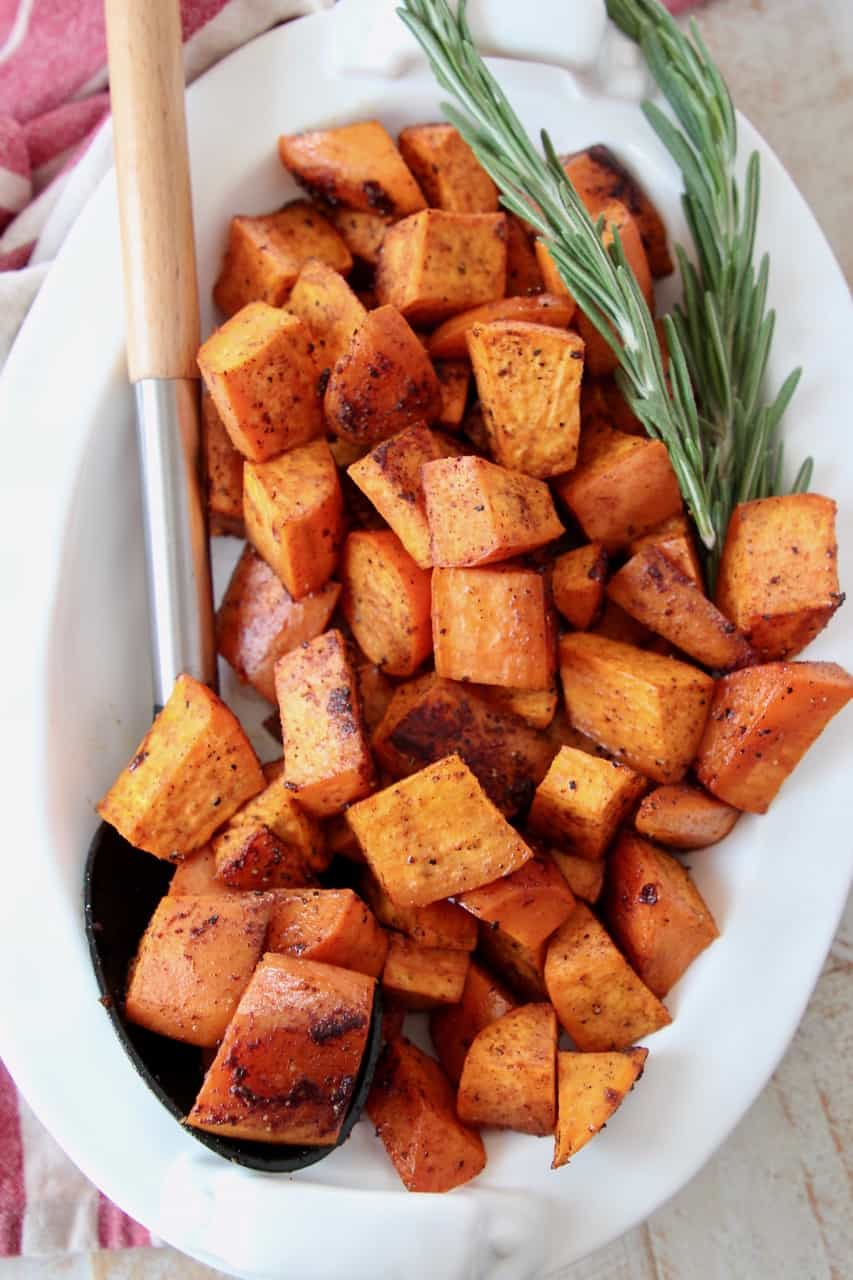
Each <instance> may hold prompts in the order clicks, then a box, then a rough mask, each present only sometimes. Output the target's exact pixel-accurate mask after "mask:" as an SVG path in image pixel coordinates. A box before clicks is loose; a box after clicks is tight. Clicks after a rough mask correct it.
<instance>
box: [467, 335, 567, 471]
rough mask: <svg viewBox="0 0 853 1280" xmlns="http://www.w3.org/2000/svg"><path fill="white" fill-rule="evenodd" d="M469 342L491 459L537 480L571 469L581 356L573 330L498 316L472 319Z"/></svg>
mask: <svg viewBox="0 0 853 1280" xmlns="http://www.w3.org/2000/svg"><path fill="white" fill-rule="evenodd" d="M468 349H469V351H470V353H471V363H472V365H473V367H474V377H475V378H476V380H477V390H478V392H479V394H480V404H481V405H482V408H483V415H484V419H485V423H486V430H487V431H488V434H489V440H490V442H491V447H492V452H493V454H494V456H495V460H496V461H497V462H500V463H501V465H502V466H504V467H509V468H510V469H511V470H513V471H523V472H525V473H526V474H527V475H530V476H538V477H539V478H540V479H543V480H544V479H547V478H548V477H549V476H556V475H561V474H562V473H564V472H566V471H571V469H572V467H573V466H574V465H575V462H576V460H577V453H578V439H579V435H580V385H581V377H582V375H583V363H584V348H583V343H582V342H581V340H580V338H579V337H578V336H577V334H576V333H571V332H569V331H568V330H566V329H554V328H550V327H549V326H547V325H542V324H526V323H524V322H523V321H520V320H515V321H513V320H496V321H494V322H493V323H492V324H477V325H474V327H473V328H472V329H471V331H470V332H469V334H468Z"/></svg>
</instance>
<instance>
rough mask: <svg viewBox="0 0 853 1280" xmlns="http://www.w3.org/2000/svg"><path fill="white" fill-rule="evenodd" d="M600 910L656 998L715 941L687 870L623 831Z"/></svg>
mask: <svg viewBox="0 0 853 1280" xmlns="http://www.w3.org/2000/svg"><path fill="white" fill-rule="evenodd" d="M603 909H604V914H605V919H606V920H607V924H608V927H609V929H610V932H611V934H612V935H613V938H614V940H615V942H616V943H617V944H618V946H619V947H620V949H621V950H622V951H623V952H624V954H625V955H626V956H627V958H628V960H629V961H630V962H631V965H632V967H633V968H634V971H635V972H636V973H637V974H639V976H640V977H641V978H642V980H643V982H645V984H646V986H647V987H648V988H649V990H650V991H653V992H654V993H655V995H656V996H661V997H662V996H665V995H666V994H667V992H668V991H669V990H670V988H671V987H673V986H675V984H676V982H678V980H679V978H680V977H681V976H682V974H683V973H684V971H685V970H686V969H687V968H688V966H689V965H690V964H692V963H693V961H694V960H695V959H696V957H697V956H698V955H699V954H700V952H702V951H704V950H705V948H706V947H707V946H710V944H711V943H712V942H713V941H714V939H715V938H717V937H719V930H718V929H717V926H716V924H715V922H714V917H713V916H712V915H711V912H710V911H709V910H708V907H707V905H706V904H705V902H704V900H703V898H702V895H701V894H700V893H699V890H698V889H697V888H696V886H695V885H694V883H693V881H692V880H691V879H690V876H689V875H688V873H687V871H686V869H685V868H684V867H683V866H682V865H681V863H680V862H679V861H678V860H677V859H676V858H674V857H673V856H672V855H671V854H669V853H664V852H663V850H662V849H656V848H655V846H654V845H653V844H650V843H649V841H648V840H644V839H643V838H642V837H641V836H637V835H634V834H633V832H631V831H623V832H622V834H621V835H620V837H619V839H618V840H617V842H616V845H615V847H614V849H613V852H612V853H611V855H610V857H609V858H608V860H607V881H606V886H605V891H604V899H603Z"/></svg>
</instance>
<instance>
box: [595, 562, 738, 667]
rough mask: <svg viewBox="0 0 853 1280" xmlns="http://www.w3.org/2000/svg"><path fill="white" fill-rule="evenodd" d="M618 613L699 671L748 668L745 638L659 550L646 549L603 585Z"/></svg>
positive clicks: (690, 579) (691, 580)
mask: <svg viewBox="0 0 853 1280" xmlns="http://www.w3.org/2000/svg"><path fill="white" fill-rule="evenodd" d="M607 594H608V596H609V598H610V599H611V600H613V601H615V603H616V604H618V605H619V607H620V608H621V609H624V610H625V612H626V613H629V614H630V615H631V617H632V618H636V619H637V621H638V622H641V623H642V624H643V626H644V627H648V628H649V629H650V630H651V631H654V632H656V633H657V635H659V636H663V637H664V638H665V639H666V640H669V641H670V642H671V643H672V644H674V645H676V647H677V648H679V649H680V650H681V651H682V652H683V653H686V654H687V655H688V656H689V657H691V658H695V659H696V661H697V662H701V663H702V664H703V666H706V667H713V668H717V669H720V670H730V669H731V668H733V667H740V666H744V665H746V663H748V662H749V661H750V659H751V656H752V652H751V650H750V647H749V644H748V643H747V639H746V636H745V635H744V634H743V632H742V631H739V630H738V628H737V627H736V626H735V624H734V623H733V622H730V621H729V619H728V618H726V617H725V616H724V615H723V614H722V613H720V610H719V609H718V608H717V607H716V606H715V605H713V604H712V603H711V601H710V600H709V599H708V598H707V596H706V595H704V593H703V592H702V591H700V590H699V589H698V588H697V586H696V584H695V582H694V581H693V579H692V578H689V577H688V576H687V575H686V574H684V573H682V572H681V570H680V569H679V568H678V567H677V566H676V565H675V564H674V563H673V562H672V561H671V560H669V559H668V557H667V556H666V555H664V553H663V551H662V550H660V549H659V548H658V547H649V546H646V547H644V548H643V549H642V550H641V551H638V552H637V554H636V555H634V556H632V557H631V559H630V560H629V561H628V562H627V564H625V565H623V566H622V568H621V569H620V570H619V572H618V573H616V574H614V576H613V577H612V578H611V579H610V581H609V582H608V584H607Z"/></svg>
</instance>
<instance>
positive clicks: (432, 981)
mask: <svg viewBox="0 0 853 1280" xmlns="http://www.w3.org/2000/svg"><path fill="white" fill-rule="evenodd" d="M468 964H469V955H468V952H467V951H444V950H441V949H440V948H438V947H422V946H421V944H420V943H419V942H415V941H414V939H412V938H408V937H406V935H405V934H402V933H392V934H389V935H388V955H387V957H386V960H385V968H384V969H383V971H382V990H383V992H385V993H386V994H387V995H389V996H390V997H391V998H392V999H393V1000H394V1001H395V1002H396V1003H397V1004H400V1005H402V1006H403V1008H404V1009H434V1008H436V1007H437V1006H438V1005H445V1004H457V1003H458V1001H459V1000H460V999H461V998H462V991H463V988H464V986H465V975H466V973H467V972H468Z"/></svg>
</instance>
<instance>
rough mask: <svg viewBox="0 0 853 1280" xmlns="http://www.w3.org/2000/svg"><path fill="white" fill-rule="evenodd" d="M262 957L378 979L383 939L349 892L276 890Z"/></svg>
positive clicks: (383, 953)
mask: <svg viewBox="0 0 853 1280" xmlns="http://www.w3.org/2000/svg"><path fill="white" fill-rule="evenodd" d="M272 897H273V906H272V911H271V913H270V924H269V932H268V934H267V951H275V952H280V953H282V954H285V955H292V956H298V957H299V958H300V959H302V960H317V961H319V962H320V963H322V964H334V965H338V966H339V967H340V968H341V969H355V970H356V971H357V972H358V973H366V974H368V975H369V976H370V977H371V978H378V977H379V975H380V973H381V972H382V967H383V965H384V964H385V956H386V955H387V952H388V939H387V937H386V935H385V932H384V930H382V929H380V928H379V925H378V924H377V923H376V921H375V920H374V918H373V914H372V912H371V911H370V909H369V908H368V907H366V906H365V904H364V903H363V902H362V901H361V898H359V897H358V896H357V895H356V894H354V893H353V891H352V889H276V890H275V891H274V892H273V894H272Z"/></svg>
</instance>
